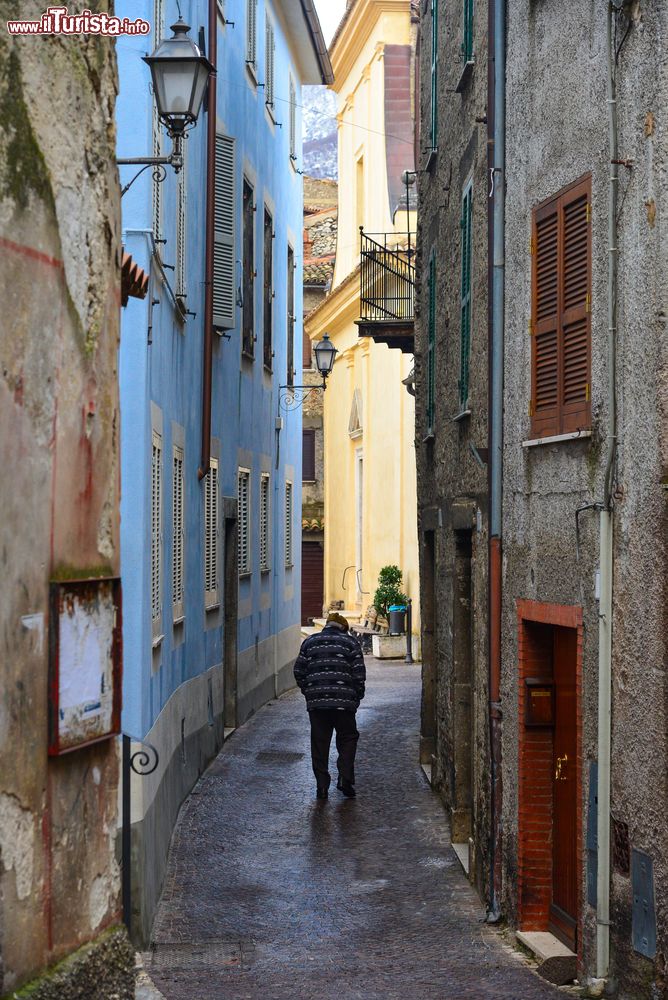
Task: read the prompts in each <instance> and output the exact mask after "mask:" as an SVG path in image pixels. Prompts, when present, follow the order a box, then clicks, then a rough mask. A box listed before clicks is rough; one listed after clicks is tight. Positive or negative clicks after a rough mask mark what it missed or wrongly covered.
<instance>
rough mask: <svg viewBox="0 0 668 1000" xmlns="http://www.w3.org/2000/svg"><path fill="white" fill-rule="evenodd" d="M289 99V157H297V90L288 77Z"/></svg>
mask: <svg viewBox="0 0 668 1000" xmlns="http://www.w3.org/2000/svg"><path fill="white" fill-rule="evenodd" d="M288 93H289V100H290V159H291V160H296V159H297V92H296V88H295V81H294V80H293V79H292V77H290V83H289V88H288Z"/></svg>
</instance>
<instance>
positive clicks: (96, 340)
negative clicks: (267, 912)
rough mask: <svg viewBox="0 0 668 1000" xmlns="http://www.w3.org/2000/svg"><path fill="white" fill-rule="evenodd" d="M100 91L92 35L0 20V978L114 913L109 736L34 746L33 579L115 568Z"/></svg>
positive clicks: (107, 221)
mask: <svg viewBox="0 0 668 1000" xmlns="http://www.w3.org/2000/svg"><path fill="white" fill-rule="evenodd" d="M16 6H17V7H18V5H16ZM28 6H30V8H31V10H32V8H34V11H32V12H33V13H34V14H36V16H39V12H41V10H42V8H39V11H38V5H35V4H30V5H26V4H23V5H22V9H21V14H22V15H23V16H29V12H28V11H27V9H26V8H27V7H28ZM116 91H117V77H116V62H115V53H114V44H113V41H112V40H110V39H104V38H95V37H84V36H77V37H73V38H60V37H32V38H25V39H19V40H16V39H14V40H12V39H10V38H9V37H8V36H7V35H6V34H5V33H4V32H3V33H2V35H0V288H1V294H2V302H3V320H2V324H1V325H0V354H1V364H0V371H1V373H2V374H1V377H0V427H2V435H1V437H0V466H1V467H2V470H3V474H2V476H1V477H0V506H1V507H2V511H3V517H2V521H1V524H0V553H1V557H0V558H1V562H2V574H0V634H1V635H2V637H3V638H2V646H3V654H2V662H3V668H2V671H0V776H1V777H0V901H1V902H0V947H1V949H2V955H1V962H0V992H3V993H4V992H5V991H8V990H14V989H16V988H18V986H19V985H20V984H21V983H22V982H24V981H26V980H28V979H30V978H34V976H35V975H37V974H38V973H39V972H40V970H42V969H44V968H45V967H46V966H47V965H50V964H52V963H53V962H55V961H58V960H59V959H60V958H62V957H63V956H65V955H67V954H68V953H70V952H72V951H73V950H74V949H76V948H78V947H79V946H80V945H82V944H84V943H86V942H91V941H93V942H94V941H95V939H96V937H97V936H98V935H99V934H100V933H101V932H102V931H103V930H104V929H105V928H106V927H107V926H109V925H110V924H112V923H114V922H115V921H117V920H118V918H119V908H120V879H119V868H118V865H117V863H116V859H115V856H114V841H115V833H116V813H117V793H118V782H119V762H118V753H117V741H116V740H108V741H106V742H102V743H99V744H98V745H96V746H92V747H89V748H87V749H80V750H76V751H74V752H72V753H69V754H67V755H65V756H62V757H59V758H49V757H47V739H48V732H47V708H48V706H47V669H48V650H49V621H48V600H49V581H50V580H51V579H53V578H54V577H55V578H60V579H64V578H69V577H88V576H100V575H112V576H117V575H118V573H119V547H118V528H119V524H118V502H119V455H118V437H119V407H118V392H117V383H116V362H117V348H118V320H119V306H120V276H119V250H120V199H119V187H118V175H117V170H116V167H115V130H114V103H115V97H116ZM92 950H93V952H94V950H95V949H94V947H93V949H92ZM122 964H123V963H121V965H122ZM112 978H113V977H112ZM122 984H123V974H122V970H121V973H119V976H118V977H116V979H115V982H114V983H112V984H111V986H112V988H114V989H115V991H116V992H117V993H118V995H121V993H122V995H123V996H126V995H127V993H126V992H122V989H123V988H124V987H123V986H122ZM45 995H46V994H45ZM60 995H63V996H65V995H67V996H69V995H70V993H65V992H63V993H62V994H60ZM72 995H73V996H74V995H75V994H74V993H73V994H72ZM83 995H84V994H82V993H80V992H79V993H77V994H76V996H83ZM97 995H99V996H100V997H102V996H104V997H106V996H110V995H111V993H107V992H104V993H98V994H97Z"/></svg>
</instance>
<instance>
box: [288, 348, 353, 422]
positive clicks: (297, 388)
mask: <svg viewBox="0 0 668 1000" xmlns="http://www.w3.org/2000/svg"><path fill="white" fill-rule="evenodd" d="M314 353H315V363H316V367H317V369H318V374H319V375H321V376H322V385H279V387H278V389H279V393H278V405H279V406H280V407H281V409H283V410H286V411H287V410H296V409H297V407H299V406H301V405H302V403H303V402H304V400H305V399H306V397H307V396H308V395H310V393H312V392H318V391H319V390H320V389H322V391H323V392H324V391H325V389H326V388H327V379H328V378H329V376H330V375H331V374H332V369H333V368H334V362H335V361H336V355H337V354H338V353H339V352H338V351H337V349H336V347H334V344H333V343H332V342H331V340H330V339H329V334H328V333H324V334H323V335H322V340H319V341H318V343H317V344H316V345H315V351H314Z"/></svg>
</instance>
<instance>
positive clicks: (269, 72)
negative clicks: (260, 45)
mask: <svg viewBox="0 0 668 1000" xmlns="http://www.w3.org/2000/svg"><path fill="white" fill-rule="evenodd" d="M274 49H275V45H274V26H273V24H272V23H271V21H270V20H269V18H267V21H266V28H265V62H266V68H265V83H264V99H265V101H266V102H267V107H269V108H272V110H273V107H274Z"/></svg>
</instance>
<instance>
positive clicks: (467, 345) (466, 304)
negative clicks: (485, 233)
mask: <svg viewBox="0 0 668 1000" xmlns="http://www.w3.org/2000/svg"><path fill="white" fill-rule="evenodd" d="M472 219H473V210H472V183H471V182H470V181H469V183H468V184H467V185H466V188H465V189H464V197H463V198H462V219H461V227H462V289H461V333H460V335H461V340H460V356H459V357H460V360H459V403H460V405H461V406H465V405H466V403H467V400H468V394H469V356H470V351H471V258H472V245H471V229H472V227H471V223H472Z"/></svg>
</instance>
